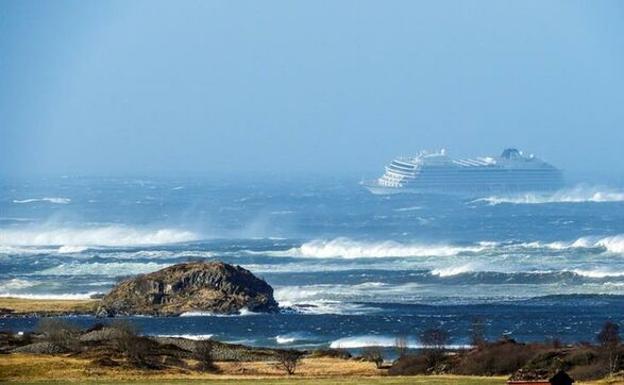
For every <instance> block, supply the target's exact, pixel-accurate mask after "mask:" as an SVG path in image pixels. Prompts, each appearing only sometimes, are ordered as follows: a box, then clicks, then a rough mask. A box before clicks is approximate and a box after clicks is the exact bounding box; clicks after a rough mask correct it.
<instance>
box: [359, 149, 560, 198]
mask: <svg viewBox="0 0 624 385" xmlns="http://www.w3.org/2000/svg"><path fill="white" fill-rule="evenodd" d="M363 184H364V186H366V187H367V188H368V189H369V190H370V191H371V192H373V193H376V194H390V193H399V192H423V193H428V192H431V193H484V192H521V191H548V190H556V189H559V188H561V187H562V185H563V175H562V172H561V170H559V169H557V168H556V167H554V166H552V165H551V164H549V163H546V162H545V161H543V160H541V159H539V158H537V157H535V156H533V155H525V154H523V153H522V152H521V151H519V150H517V149H515V148H508V149H506V150H504V151H503V153H502V154H501V155H500V156H497V157H490V156H485V157H476V158H469V159H453V158H450V157H449V156H448V155H447V154H446V151H445V150H441V151H437V152H428V151H421V152H420V153H419V154H418V155H416V156H414V157H400V158H396V159H394V160H393V161H392V162H390V164H388V165H387V166H386V171H385V173H384V174H383V175H382V176H381V177H379V178H378V179H376V180H373V181H369V182H364V183H363Z"/></svg>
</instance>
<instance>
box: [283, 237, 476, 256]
mask: <svg viewBox="0 0 624 385" xmlns="http://www.w3.org/2000/svg"><path fill="white" fill-rule="evenodd" d="M486 247H487V245H478V246H449V245H423V244H403V243H399V242H395V241H383V242H361V241H354V240H351V239H349V238H336V239H333V240H313V241H310V242H306V243H304V244H303V245H301V246H300V247H298V248H294V249H291V250H288V251H287V252H286V254H290V255H295V256H301V257H308V258H347V259H348V258H383V257H428V256H442V257H444V256H454V255H458V254H460V253H466V252H479V251H482V250H484V249H485V248H486Z"/></svg>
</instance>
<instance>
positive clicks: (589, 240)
mask: <svg viewBox="0 0 624 385" xmlns="http://www.w3.org/2000/svg"><path fill="white" fill-rule="evenodd" d="M519 246H521V247H526V248H549V249H553V250H566V249H593V248H603V249H605V250H606V251H608V252H611V253H618V254H622V253H624V234H618V235H612V236H607V237H596V236H592V237H581V238H578V239H576V240H574V241H556V242H550V243H543V242H527V243H521V244H519Z"/></svg>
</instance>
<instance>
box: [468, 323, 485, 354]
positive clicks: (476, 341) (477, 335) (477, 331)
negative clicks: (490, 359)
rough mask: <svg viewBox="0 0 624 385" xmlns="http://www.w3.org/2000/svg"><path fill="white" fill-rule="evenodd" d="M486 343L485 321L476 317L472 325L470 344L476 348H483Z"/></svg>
mask: <svg viewBox="0 0 624 385" xmlns="http://www.w3.org/2000/svg"><path fill="white" fill-rule="evenodd" d="M486 342H487V341H486V339H485V321H484V320H483V318H481V317H475V318H473V320H472V323H471V325H470V344H471V345H472V346H475V347H482V346H483V345H485V344H486Z"/></svg>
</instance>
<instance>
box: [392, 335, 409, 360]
mask: <svg viewBox="0 0 624 385" xmlns="http://www.w3.org/2000/svg"><path fill="white" fill-rule="evenodd" d="M407 347H408V344H407V337H405V336H399V337H397V338H395V340H394V350H395V351H396V353H397V356H399V358H401V357H403V356H405V354H406V353H407Z"/></svg>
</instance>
